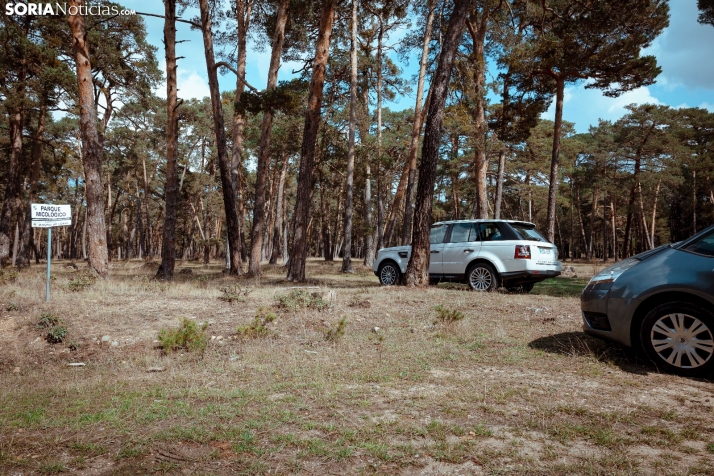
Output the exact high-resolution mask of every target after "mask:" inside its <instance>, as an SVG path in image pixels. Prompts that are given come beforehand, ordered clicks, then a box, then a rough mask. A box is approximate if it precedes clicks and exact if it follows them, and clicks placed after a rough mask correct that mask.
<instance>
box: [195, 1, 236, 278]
mask: <svg viewBox="0 0 714 476" xmlns="http://www.w3.org/2000/svg"><path fill="white" fill-rule="evenodd" d="M199 7H200V9H201V28H202V30H203V45H204V48H205V53H206V69H207V72H208V87H209V89H210V91H211V109H212V112H213V125H214V129H215V134H216V151H217V152H218V167H219V170H220V173H221V188H222V189H223V206H224V208H225V213H226V232H227V234H228V245H229V246H230V251H231V255H232V256H231V268H230V272H229V274H231V275H239V274H243V270H242V268H241V259H240V249H241V243H240V230H239V225H238V210H237V206H236V193H235V190H234V188H233V185H234V184H233V181H232V179H231V170H232V164H231V160H230V158H229V157H228V153H227V149H226V130H225V126H224V123H223V106H222V104H221V92H220V89H219V87H218V72H217V71H216V62H215V57H214V54H213V33H212V31H211V17H210V15H211V13H210V7H209V5H208V0H200V1H199Z"/></svg>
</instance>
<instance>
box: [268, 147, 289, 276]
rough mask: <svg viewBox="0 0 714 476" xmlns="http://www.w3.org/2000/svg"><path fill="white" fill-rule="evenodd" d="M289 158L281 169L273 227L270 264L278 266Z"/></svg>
mask: <svg viewBox="0 0 714 476" xmlns="http://www.w3.org/2000/svg"><path fill="white" fill-rule="evenodd" d="M288 162H289V161H288V157H287V156H285V157H284V158H283V165H282V167H281V169H280V179H279V180H278V197H277V199H276V200H275V224H274V226H273V252H272V254H271V256H270V264H276V263H277V262H278V258H279V257H280V255H281V249H282V246H281V240H282V237H283V221H284V220H285V219H284V215H283V195H284V193H285V177H287V172H288Z"/></svg>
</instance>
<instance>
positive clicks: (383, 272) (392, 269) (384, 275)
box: [378, 261, 402, 286]
mask: <svg viewBox="0 0 714 476" xmlns="http://www.w3.org/2000/svg"><path fill="white" fill-rule="evenodd" d="M378 272H379V282H380V284H381V285H382V286H395V285H397V284H399V282H400V281H401V279H402V273H401V271H400V270H399V266H397V263H395V262H394V261H385V262H384V263H382V264H380V265H379V269H378Z"/></svg>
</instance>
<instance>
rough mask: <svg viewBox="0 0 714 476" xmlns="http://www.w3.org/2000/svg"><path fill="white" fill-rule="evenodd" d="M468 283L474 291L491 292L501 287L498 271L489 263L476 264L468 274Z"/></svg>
mask: <svg viewBox="0 0 714 476" xmlns="http://www.w3.org/2000/svg"><path fill="white" fill-rule="evenodd" d="M466 283H467V284H468V285H469V287H471V289H472V290H474V291H481V292H491V291H495V290H497V289H498V287H499V284H500V283H499V279H498V274H497V273H496V270H495V269H493V266H491V265H490V264H488V263H476V264H475V265H473V266H471V267H470V268H469V270H468V271H467V272H466Z"/></svg>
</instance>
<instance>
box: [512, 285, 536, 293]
mask: <svg viewBox="0 0 714 476" xmlns="http://www.w3.org/2000/svg"><path fill="white" fill-rule="evenodd" d="M534 285H535V283H524V284H519V285H517V286H510V287H508V288H506V289H508V292H509V293H513V294H528V293H529V292H531V291H533V286H534Z"/></svg>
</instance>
